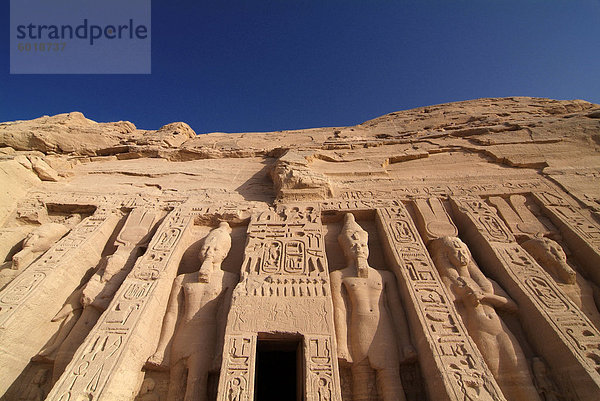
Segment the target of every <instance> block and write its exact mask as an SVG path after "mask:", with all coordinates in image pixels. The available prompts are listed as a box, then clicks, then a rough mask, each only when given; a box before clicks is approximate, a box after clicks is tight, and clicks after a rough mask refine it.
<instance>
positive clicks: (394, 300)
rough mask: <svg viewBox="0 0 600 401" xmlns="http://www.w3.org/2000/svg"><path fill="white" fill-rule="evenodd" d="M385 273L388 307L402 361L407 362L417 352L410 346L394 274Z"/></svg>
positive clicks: (413, 358) (414, 356)
mask: <svg viewBox="0 0 600 401" xmlns="http://www.w3.org/2000/svg"><path fill="white" fill-rule="evenodd" d="M382 273H387V274H385V275H384V276H383V277H385V286H386V299H387V304H388V309H389V310H390V313H391V314H392V319H393V320H394V326H395V328H396V334H397V335H398V337H399V341H398V343H399V345H400V350H399V351H400V354H401V355H402V361H404V362H408V361H413V360H415V359H416V357H417V353H416V351H415V349H414V348H413V346H412V343H411V341H410V330H409V328H408V323H407V321H406V315H405V313H404V309H403V308H402V300H401V299H400V293H399V292H398V285H397V284H396V276H395V275H394V274H393V273H391V272H382Z"/></svg>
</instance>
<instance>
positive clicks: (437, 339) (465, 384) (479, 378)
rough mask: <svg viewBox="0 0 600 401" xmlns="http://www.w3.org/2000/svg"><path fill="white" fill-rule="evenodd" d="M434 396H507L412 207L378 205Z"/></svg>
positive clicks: (385, 237)
mask: <svg viewBox="0 0 600 401" xmlns="http://www.w3.org/2000/svg"><path fill="white" fill-rule="evenodd" d="M377 215H378V224H379V226H380V231H381V232H383V233H384V238H383V239H382V242H384V248H385V250H386V253H387V255H388V259H389V260H390V261H391V263H392V265H393V271H394V273H395V274H396V276H397V278H398V282H399V285H400V287H401V292H402V293H403V295H404V297H403V300H404V302H405V308H406V313H407V316H408V318H409V322H410V323H411V329H412V330H411V331H412V332H413V336H414V337H415V344H416V346H417V353H418V356H419V363H420V366H421V370H422V372H423V377H424V378H425V380H426V383H427V388H428V392H429V396H430V398H431V399H432V400H503V399H504V396H503V395H502V393H501V391H500V389H499V387H498V385H497V383H496V381H495V380H494V378H493V376H492V374H491V372H490V371H489V369H488V368H487V366H486V365H485V363H484V362H483V358H482V356H481V354H480V353H479V351H478V350H477V348H476V346H475V344H474V343H473V341H472V340H471V338H470V337H469V336H468V334H467V332H466V329H465V327H464V326H463V324H462V323H461V320H460V317H459V316H458V314H457V312H456V309H455V307H454V305H453V303H452V301H451V298H450V297H449V295H448V293H447V291H446V289H445V287H444V284H443V283H442V282H441V279H440V276H439V274H438V272H437V270H436V268H435V267H434V265H433V262H432V260H431V258H430V257H429V254H428V252H427V249H426V248H425V245H424V243H423V241H422V240H421V238H420V236H419V234H418V232H417V229H416V227H415V225H414V223H413V221H412V219H411V218H410V216H409V214H408V212H407V210H406V208H405V207H404V205H402V204H401V203H397V205H395V206H394V207H388V208H382V209H378V210H377Z"/></svg>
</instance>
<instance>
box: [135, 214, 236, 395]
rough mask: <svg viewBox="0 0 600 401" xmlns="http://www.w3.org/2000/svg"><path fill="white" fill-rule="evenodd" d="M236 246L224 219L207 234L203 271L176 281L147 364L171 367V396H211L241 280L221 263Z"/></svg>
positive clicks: (182, 276)
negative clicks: (213, 370)
mask: <svg viewBox="0 0 600 401" xmlns="http://www.w3.org/2000/svg"><path fill="white" fill-rule="evenodd" d="M230 249H231V227H230V226H229V224H228V223H226V222H221V223H220V224H219V227H217V228H215V229H213V230H211V232H210V233H209V234H208V235H207V236H206V238H205V239H204V244H203V245H202V247H201V249H200V255H199V256H200V258H199V259H200V262H202V264H201V266H200V268H199V270H198V271H197V272H192V273H184V274H180V275H179V276H177V278H176V279H175V281H174V282H173V287H172V290H171V295H170V297H169V303H168V306H167V312H166V314H165V317H164V319H163V324H162V330H161V334H160V339H159V342H158V346H157V348H156V352H155V353H154V354H153V355H152V356H151V357H150V358H149V359H148V363H147V364H146V368H147V369H156V368H159V369H164V368H168V369H169V371H170V372H169V392H168V398H169V399H173V400H178V399H181V398H184V399H186V400H190V401H205V400H206V399H207V397H208V374H209V370H210V369H211V367H212V365H213V360H214V358H215V356H217V355H219V356H220V355H221V348H222V344H221V345H219V339H221V338H223V336H224V333H225V327H224V325H225V316H226V315H227V313H228V312H229V304H230V301H231V293H232V291H233V288H234V287H235V285H236V284H237V283H238V280H239V276H238V275H237V274H235V273H231V272H227V271H224V270H222V268H221V265H222V262H223V260H224V259H225V258H226V257H227V255H228V253H229V250H230Z"/></svg>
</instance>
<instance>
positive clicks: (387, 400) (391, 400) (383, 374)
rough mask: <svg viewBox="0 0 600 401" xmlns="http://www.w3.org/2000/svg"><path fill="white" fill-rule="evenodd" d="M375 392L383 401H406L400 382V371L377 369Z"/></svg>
mask: <svg viewBox="0 0 600 401" xmlns="http://www.w3.org/2000/svg"><path fill="white" fill-rule="evenodd" d="M377 391H378V392H379V396H380V397H381V399H382V400H383V401H406V397H405V396H404V389H403V388H402V381H401V380H400V369H398V368H386V369H379V370H378V371H377Z"/></svg>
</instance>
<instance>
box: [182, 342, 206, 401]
mask: <svg viewBox="0 0 600 401" xmlns="http://www.w3.org/2000/svg"><path fill="white" fill-rule="evenodd" d="M207 359H208V358H206V355H203V354H200V353H195V354H192V355H191V356H190V357H189V358H188V375H187V385H186V389H185V401H208V398H207V397H208V368H209V366H208V363H207V361H206V360H207Z"/></svg>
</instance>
